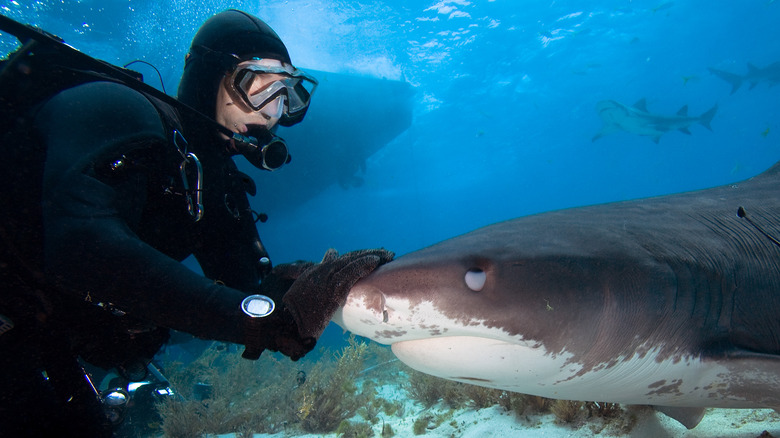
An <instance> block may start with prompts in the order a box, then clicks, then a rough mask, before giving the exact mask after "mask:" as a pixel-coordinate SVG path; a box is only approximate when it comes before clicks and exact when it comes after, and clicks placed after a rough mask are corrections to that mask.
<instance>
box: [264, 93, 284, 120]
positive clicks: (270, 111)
mask: <svg viewBox="0 0 780 438" xmlns="http://www.w3.org/2000/svg"><path fill="white" fill-rule="evenodd" d="M284 106H285V98H284V95H280V96H276V98H275V99H274V100H272V101H270V102H268V103H267V104H265V106H263V107H262V108H260V112H261V113H263V115H264V116H266V117H267V118H268V120H273V121H274V122H275V121H277V120H279V118H281V117H282V114H284Z"/></svg>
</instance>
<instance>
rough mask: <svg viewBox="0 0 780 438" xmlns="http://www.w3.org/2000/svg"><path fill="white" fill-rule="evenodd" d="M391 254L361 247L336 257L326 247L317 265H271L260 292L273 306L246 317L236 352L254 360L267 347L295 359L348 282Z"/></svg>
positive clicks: (310, 343)
mask: <svg viewBox="0 0 780 438" xmlns="http://www.w3.org/2000/svg"><path fill="white" fill-rule="evenodd" d="M393 256H394V254H393V253H392V252H390V251H387V250H384V249H367V250H359V251H352V252H348V253H346V254H344V255H343V256H340V257H339V255H338V252H337V251H336V250H334V249H329V250H328V251H327V252H326V253H325V256H324V257H323V259H322V262H320V263H317V264H314V263H311V262H303V261H299V262H295V263H289V264H283V265H279V266H276V267H274V268H273V270H272V271H271V273H270V274H269V275H268V276H267V277H266V278H265V279H264V280H263V283H262V284H261V285H260V293H262V294H264V295H267V296H269V297H271V298H272V299H274V301H275V302H276V303H277V308H276V310H274V311H273V313H271V314H270V315H268V316H266V317H263V318H247V323H246V326H245V330H244V331H245V334H246V341H245V343H244V344H245V345H246V349H245V350H244V353H243V355H242V356H243V357H245V358H247V359H257V358H259V357H260V353H262V352H263V350H266V349H267V350H271V351H279V352H281V353H283V354H285V355H286V356H289V357H290V359H292V360H298V359H300V358H301V357H303V356H304V355H305V354H306V353H308V352H309V351H311V350H312V349H313V348H314V345H315V344H316V342H317V339H318V338H319V337H320V335H321V334H322V332H323V331H324V330H325V327H327V325H328V323H329V322H330V319H331V317H333V313H335V312H336V309H338V308H339V307H340V306H342V305H343V304H344V301H345V300H346V298H347V294H349V291H350V289H351V288H352V286H353V285H354V284H355V283H356V282H357V281H358V280H360V279H361V278H363V277H365V276H366V275H368V274H370V273H371V271H373V270H374V269H376V268H377V267H379V266H380V265H382V264H384V263H387V262H389V261H390V260H392V259H393ZM285 291H286V293H284V292H285ZM282 294H284V297H283V298H282V299H281V300H280V299H279V297H280V296H281V295H282Z"/></svg>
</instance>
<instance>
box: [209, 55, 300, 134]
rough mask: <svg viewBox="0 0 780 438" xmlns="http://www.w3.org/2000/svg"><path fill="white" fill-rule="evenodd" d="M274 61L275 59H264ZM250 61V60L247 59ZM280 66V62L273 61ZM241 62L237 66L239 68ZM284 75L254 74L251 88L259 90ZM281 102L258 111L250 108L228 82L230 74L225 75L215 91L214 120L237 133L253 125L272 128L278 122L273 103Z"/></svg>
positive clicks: (277, 113)
mask: <svg viewBox="0 0 780 438" xmlns="http://www.w3.org/2000/svg"><path fill="white" fill-rule="evenodd" d="M264 61H271V62H274V61H275V60H270V59H267V60H264ZM248 62H252V61H247V63H248ZM275 62H276V63H278V64H279V65H280V66H281V62H279V61H275ZM242 64H244V63H241V64H239V65H238V67H237V68H241V66H242ZM283 78H284V76H282V75H279V74H274V73H265V74H260V75H256V78H255V80H254V82H253V83H252V84H251V89H250V91H249V92H250V94H251V90H261V89H264V88H265V87H267V86H268V85H269V84H271V83H272V82H275V81H278V80H280V79H283ZM279 104H282V103H281V102H280V101H279V102H271V103H269V104H268V105H266V106H265V107H263V108H260V109H259V110H258V111H255V110H253V109H252V108H250V107H249V106H248V105H247V104H246V103H245V102H244V100H243V99H242V98H241V96H239V95H238V93H236V92H235V91H234V90H233V87H232V86H231V84H230V75H229V74H228V75H225V77H223V78H222V81H220V86H219V91H218V92H217V111H216V116H215V118H216V120H217V122H219V123H220V124H221V125H222V126H225V127H226V128H228V129H230V130H231V131H233V132H236V133H239V134H246V132H247V131H248V130H249V129H251V128H253V127H264V128H265V129H269V130H270V129H272V128H273V127H274V126H276V123H277V122H279V111H277V108H276V106H275V105H279ZM269 106H275V107H274V108H268V107H269Z"/></svg>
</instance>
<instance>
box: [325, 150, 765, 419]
mask: <svg viewBox="0 0 780 438" xmlns="http://www.w3.org/2000/svg"><path fill="white" fill-rule="evenodd" d="M740 207H742V209H740ZM738 211H740V212H741V213H740V214H739V215H738V214H737V213H738ZM773 238H780V165H775V167H773V168H772V169H770V170H769V171H767V172H765V173H764V174H762V175H759V176H758V177H755V178H753V179H751V180H748V181H744V182H741V183H737V184H731V185H728V186H723V187H717V188H713V189H709V190H702V191H697V192H690V193H684V194H680V195H673V196H664V197H657V198H649V199H642V200H636V201H627V202H620V203H613V204H604V205H599V206H591V207H583V208H574V209H568V210H560V211H554V212H549V213H545V214H539V215H534V216H528V217H523V218H518V219H514V220H511V221H507V222H502V223H498V224H495V225H491V226H488V227H485V228H482V229H479V230H476V231H473V232H471V233H468V234H465V235H462V236H459V237H456V238H453V239H450V240H446V241H444V242H441V243H439V244H436V245H433V246H431V247H428V248H425V249H422V250H419V251H416V252H413V253H410V254H407V255H405V256H403V257H400V258H398V259H397V260H395V261H393V262H391V263H388V264H387V265H383V266H381V267H380V268H379V269H378V270H377V271H375V272H374V273H373V274H371V275H370V276H368V277H367V278H365V279H363V280H362V281H360V282H359V283H358V284H357V285H356V286H355V287H354V288H353V289H352V291H351V293H350V295H349V297H348V299H347V302H346V304H345V306H344V307H343V308H342V309H341V310H340V311H339V312H338V313H337V315H336V318H335V320H336V322H338V323H339V324H340V325H341V326H342V327H344V328H345V329H347V330H350V331H352V332H354V333H357V334H359V335H362V336H366V337H369V338H371V339H373V340H375V341H377V342H381V343H384V344H390V345H392V349H393V351H394V352H395V354H396V355H397V356H398V357H399V358H400V359H401V360H402V361H404V362H405V363H407V364H409V365H410V366H412V367H413V368H416V369H418V370H420V371H423V372H426V373H429V374H433V375H436V376H440V377H444V378H448V379H452V380H459V381H463V382H468V383H475V384H478V385H483V386H489V387H494V388H501V389H507V390H511V391H517V392H523V393H528V394H535V395H540V396H545V397H552V398H560V399H577V400H596V401H604V402H618V403H625V404H650V405H655V406H657V407H659V409H660V410H662V411H663V412H666V413H670V414H671V415H673V416H675V418H678V419H681V420H682V421H683V422H684V424H686V426H689V427H692V426H694V425H695V424H696V423H697V422H698V419H699V417H697V416H696V415H692V416H691V415H687V414H689V413H690V412H688V413H686V409H689V411H692V412H694V413H695V412H701V411H702V408H704V407H736V408H747V407H756V408H758V407H768V408H778V407H780V359H779V358H780V356H778V354H780V318H779V317H778V316H779V315H780V247H779V245H778V243H777V242H774V241H773V240H772V239H773ZM686 417H687V421H686Z"/></svg>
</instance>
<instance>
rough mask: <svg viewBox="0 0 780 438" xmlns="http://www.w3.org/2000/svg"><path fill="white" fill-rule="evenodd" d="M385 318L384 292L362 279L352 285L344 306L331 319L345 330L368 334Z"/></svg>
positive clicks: (382, 322) (384, 321)
mask: <svg viewBox="0 0 780 438" xmlns="http://www.w3.org/2000/svg"><path fill="white" fill-rule="evenodd" d="M387 318H388V313H387V298H386V297H385V294H384V293H382V290H381V289H379V288H378V287H376V286H373V285H372V284H370V283H369V282H368V281H366V280H362V281H359V282H358V283H356V284H355V286H353V287H352V290H351V291H350V293H349V295H347V300H346V302H345V303H344V306H342V307H341V308H340V309H339V310H338V311H337V312H336V314H335V315H334V316H333V321H334V322H335V323H336V324H338V325H340V326H341V327H342V328H343V329H345V330H349V331H351V332H353V333H356V334H358V335H361V336H368V335H370V334H373V333H374V331H375V330H377V329H378V328H379V326H381V325H382V324H385V323H386V322H387Z"/></svg>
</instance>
